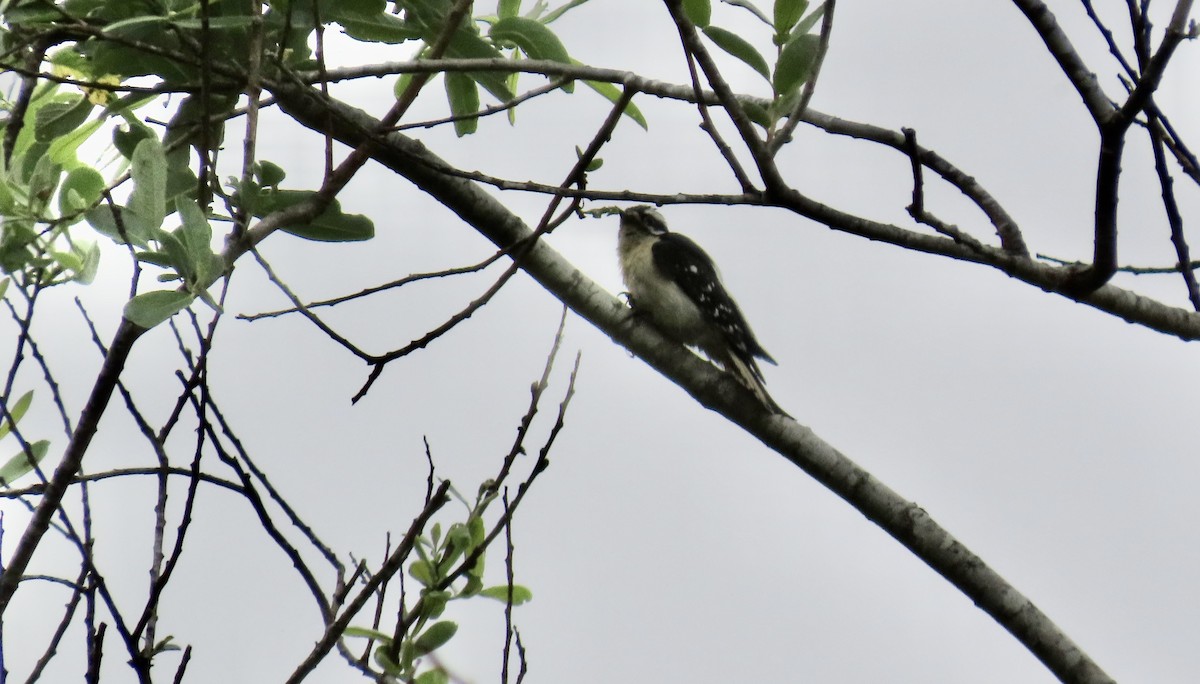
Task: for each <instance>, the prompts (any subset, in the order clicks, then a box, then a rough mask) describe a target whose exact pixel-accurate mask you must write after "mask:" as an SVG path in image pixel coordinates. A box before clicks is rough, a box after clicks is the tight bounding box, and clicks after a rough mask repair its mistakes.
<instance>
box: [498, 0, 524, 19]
mask: <svg viewBox="0 0 1200 684" xmlns="http://www.w3.org/2000/svg"><path fill="white" fill-rule="evenodd" d="M520 12H521V0H500V2H499V3H497V4H496V16H498V17H500V18H501V19H507V18H508V17H515V16H517V14H519V13H520Z"/></svg>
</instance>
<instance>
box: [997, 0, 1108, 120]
mask: <svg viewBox="0 0 1200 684" xmlns="http://www.w3.org/2000/svg"><path fill="white" fill-rule="evenodd" d="M1013 4H1015V5H1016V6H1017V8H1018V9H1020V10H1021V12H1023V13H1024V14H1025V16H1026V18H1028V19H1029V23H1030V24H1032V25H1033V28H1034V30H1036V31H1037V33H1038V36H1040V37H1041V39H1042V42H1043V43H1045V44H1046V49H1047V50H1049V51H1050V54H1051V55H1052V56H1053V57H1054V60H1055V61H1056V62H1058V66H1059V68H1061V69H1062V71H1063V73H1064V74H1066V76H1067V80H1068V81H1070V82H1071V85H1072V86H1074V87H1075V91H1076V92H1078V93H1079V97H1081V98H1082V99H1083V104H1084V106H1085V107H1087V110H1088V113H1090V114H1091V115H1092V120H1093V121H1095V122H1096V124H1097V125H1100V124H1102V123H1103V122H1104V121H1105V120H1107V119H1108V117H1109V116H1111V115H1112V113H1113V106H1112V103H1111V101H1110V100H1109V98H1108V96H1107V95H1105V94H1104V90H1103V89H1101V88H1100V84H1099V83H1097V81H1096V74H1094V73H1092V70H1091V69H1089V68H1088V66H1087V64H1084V62H1083V58H1082V57H1080V56H1079V53H1078V52H1076V51H1075V46H1074V45H1072V44H1071V39H1069V38H1067V34H1065V33H1063V30H1062V29H1061V28H1059V26H1058V20H1056V19H1055V18H1054V13H1053V12H1051V11H1050V8H1048V7H1046V4H1045V3H1043V2H1040V0H1013Z"/></svg>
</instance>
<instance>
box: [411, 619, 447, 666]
mask: <svg viewBox="0 0 1200 684" xmlns="http://www.w3.org/2000/svg"><path fill="white" fill-rule="evenodd" d="M457 631H458V625H456V624H455V623H453V622H450V621H449V620H443V621H441V622H435V623H434V624H432V625H430V626H429V629H427V630H425V632H424V633H423V634H422V635H421V636H419V637H417V638H416V639H415V640H414V641H413V655H415V656H417V657H418V658H419V657H421V656H423V655H425V654H427V653H432V652H433V651H436V650H437V649H439V648H441V647H442V646H444V645H445V644H446V642H447V641H450V640H451V639H452V638H454V634H455V633H456V632H457Z"/></svg>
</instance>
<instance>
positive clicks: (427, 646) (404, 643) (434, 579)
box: [344, 494, 533, 684]
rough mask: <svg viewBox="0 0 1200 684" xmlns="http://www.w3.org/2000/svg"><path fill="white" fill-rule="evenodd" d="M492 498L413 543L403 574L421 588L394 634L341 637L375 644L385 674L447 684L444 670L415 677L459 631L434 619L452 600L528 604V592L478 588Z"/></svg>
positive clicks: (352, 631)
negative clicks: (430, 656)
mask: <svg viewBox="0 0 1200 684" xmlns="http://www.w3.org/2000/svg"><path fill="white" fill-rule="evenodd" d="M494 497H495V495H494V494H490V495H481V498H480V500H479V501H478V502H477V503H476V505H475V506H474V507H473V508H472V509H471V510H470V511H469V512H468V515H467V519H466V521H465V522H456V523H453V524H451V525H450V526H449V527H448V528H446V529H445V531H444V533H443V528H442V525H441V524H440V523H435V524H434V525H433V527H432V528H431V530H430V532H429V534H428V535H422V536H420V537H419V538H418V539H417V544H416V546H415V547H414V548H415V550H416V552H417V559H416V560H414V561H413V562H412V563H411V564H409V566H408V575H409V577H411V578H412V579H414V580H416V581H417V583H418V584H420V585H421V591H420V595H419V598H418V600H417V601H416V602H415V605H414V606H413V608H412V610H411V612H410V613H409V614H406V615H405V616H403V624H402V625H401V628H400V629H398V630H397V634H398V635H393V634H388V633H386V632H382V631H380V630H378V629H374V628H366V627H349V628H347V629H346V631H345V633H344V635H345V636H348V637H363V638H367V639H371V640H372V641H373V642H375V644H376V646H375V650H374V652H373V658H374V660H375V663H376V664H377V665H379V666H380V667H381V668H383V670H384V672H386V673H387V674H388V675H391V676H393V677H397V678H399V679H401V680H402V681H412V682H416V683H418V684H444V683H445V682H447V681H448V675H447V673H446V671H445V670H443V669H442V668H440V667H436V666H435V667H433V668H432V669H428V670H425V671H424V672H421V673H420V674H417V673H418V670H419V669H420V667H421V662H422V661H421V658H422V657H423V656H426V655H428V654H430V653H432V652H434V651H435V650H437V649H439V648H441V647H442V646H444V645H445V644H446V643H447V642H449V641H450V640H451V639H452V638H454V635H455V634H456V633H457V632H458V624H457V623H455V622H454V621H451V620H441V619H439V618H441V617H442V615H443V613H444V612H445V610H446V606H447V604H448V603H450V602H451V601H458V600H465V599H471V598H474V597H477V596H482V597H486V598H491V599H495V600H497V601H500V602H502V603H505V604H509V605H513V606H516V605H520V604H523V603H526V602H528V601H530V600H532V598H533V594H532V592H530V590H529V589H528V588H526V587H523V586H520V585H498V586H492V587H485V586H484V584H483V571H484V559H485V557H486V554H485V550H484V549H485V545H486V544H487V541H488V534H487V529H486V527H485V525H484V522H483V517H482V513H483V511H484V509H485V508H486V507H487V504H488V503H489V502H490V501H491V500H492V499H493V498H494ZM460 580H461V582H460Z"/></svg>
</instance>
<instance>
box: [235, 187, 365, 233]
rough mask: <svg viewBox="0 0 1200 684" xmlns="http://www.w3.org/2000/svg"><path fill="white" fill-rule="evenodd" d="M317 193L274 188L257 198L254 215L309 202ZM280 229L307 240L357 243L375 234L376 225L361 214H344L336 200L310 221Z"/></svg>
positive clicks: (261, 215) (264, 214) (259, 215)
mask: <svg viewBox="0 0 1200 684" xmlns="http://www.w3.org/2000/svg"><path fill="white" fill-rule="evenodd" d="M315 194H316V193H315V192H312V191H310V190H273V191H270V192H266V193H264V194H262V195H260V196H259V197H258V199H257V200H256V201H255V203H254V207H253V208H254V215H255V216H258V217H260V218H261V217H263V216H266V215H267V214H270V213H271V212H274V211H278V210H280V209H285V208H287V207H290V206H292V205H295V204H299V203H300V202H304V201H307V200H308V199H310V198H311V197H312V196H313V195H315ZM280 230H282V231H284V232H285V233H290V234H292V235H295V236H296V237H301V238H304V239H305V240H316V241H318V242H358V241H361V240H370V239H371V238H373V237H375V224H374V223H372V222H371V219H369V218H367V217H366V216H363V215H361V214H343V213H342V209H341V205H340V204H339V203H338V202H337V200H334V201H333V202H330V203H329V207H328V208H327V209H326V210H325V211H323V212H322V213H321V214H320V215H319V216H317V217H316V218H315V219H313V220H312V221H311V222H309V223H305V224H300V225H290V226H284V227H283V228H281V229H280Z"/></svg>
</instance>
